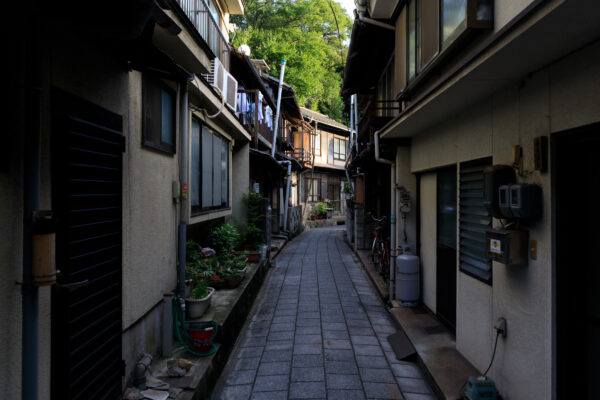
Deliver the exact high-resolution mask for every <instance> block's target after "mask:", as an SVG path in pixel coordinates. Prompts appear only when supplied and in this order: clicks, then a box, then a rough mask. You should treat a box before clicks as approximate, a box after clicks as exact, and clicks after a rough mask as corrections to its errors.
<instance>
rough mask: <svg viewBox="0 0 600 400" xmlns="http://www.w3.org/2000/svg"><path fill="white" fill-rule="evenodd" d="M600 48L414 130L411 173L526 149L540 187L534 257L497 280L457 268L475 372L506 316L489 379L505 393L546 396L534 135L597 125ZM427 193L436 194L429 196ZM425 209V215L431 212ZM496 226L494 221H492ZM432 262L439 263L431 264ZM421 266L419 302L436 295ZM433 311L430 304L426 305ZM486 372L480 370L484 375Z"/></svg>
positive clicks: (426, 230) (547, 219)
mask: <svg viewBox="0 0 600 400" xmlns="http://www.w3.org/2000/svg"><path fill="white" fill-rule="evenodd" d="M598 104H600V44H599V43H595V44H592V45H590V46H588V47H586V48H584V49H582V50H580V51H578V52H576V53H574V54H572V55H570V56H569V57H567V58H564V59H562V60H561V61H559V62H557V63H555V64H553V65H551V66H549V67H547V68H545V69H544V70H541V71H539V72H537V73H535V74H533V75H531V76H529V77H527V78H524V79H523V80H522V82H521V83H520V84H519V85H513V86H510V87H508V88H506V89H504V90H502V91H500V92H498V93H496V94H494V95H493V96H490V97H489V98H487V99H484V100H481V101H478V102H477V104H476V105H473V106H471V107H469V108H466V109H464V110H463V111H462V112H460V113H458V114H456V115H455V116H453V117H452V118H450V119H449V120H447V121H445V122H444V123H442V124H440V125H438V126H436V127H434V128H432V129H429V130H427V131H426V132H420V133H418V134H417V135H416V136H415V137H414V138H413V142H412V152H411V169H412V172H419V171H426V170H430V169H432V168H436V167H440V166H443V165H448V164H450V163H457V164H458V163H460V162H462V161H468V160H473V159H478V158H481V157H486V156H488V157H489V156H492V157H493V163H494V164H508V165H510V164H511V163H512V147H513V146H514V145H521V146H522V147H523V160H524V170H525V173H524V176H519V177H518V178H517V180H518V181H519V182H523V183H535V184H538V185H540V186H541V187H542V190H543V217H542V219H541V220H540V221H537V222H534V223H529V224H527V225H526V226H524V228H525V229H527V230H528V231H529V235H530V239H534V240H536V241H537V246H538V251H537V260H529V264H528V266H527V267H523V268H507V267H506V266H504V265H503V264H498V263H494V265H493V285H492V286H490V285H486V284H484V283H481V282H479V281H477V280H475V279H473V278H471V277H468V276H466V275H465V274H463V273H460V272H459V273H458V283H457V284H458V287H457V327H456V343H457V349H458V350H459V351H460V352H461V353H462V354H463V355H464V356H465V357H466V358H467V359H469V361H471V362H472V363H473V364H474V365H475V366H476V367H477V368H478V369H480V370H483V369H485V368H486V367H487V364H488V363H489V361H490V357H491V353H492V350H493V345H494V339H495V331H494V330H493V328H492V326H493V324H494V323H495V321H496V319H497V318H499V317H504V318H506V319H507V324H508V336H507V338H506V339H500V341H499V344H498V350H497V354H496V359H495V361H494V365H493V367H492V369H491V372H490V374H491V376H492V378H493V379H494V380H495V382H496V384H497V386H498V388H499V390H500V392H501V393H502V395H503V397H504V398H505V399H533V398H536V399H538V398H539V399H550V398H551V397H552V368H553V367H552V363H553V347H552V337H553V331H552V318H553V316H552V312H553V309H552V304H553V299H552V279H553V274H552V259H551V249H552V243H551V228H552V226H551V209H550V202H551V198H550V191H551V186H550V179H551V174H550V172H548V173H543V174H542V173H540V172H539V171H533V138H534V137H536V136H540V135H547V136H550V135H551V134H552V133H553V132H559V131H563V130H566V129H570V128H574V127H577V126H582V125H586V124H590V123H594V122H598V121H600V108H599V107H598ZM432 180H433V179H432V178H431V177H430V175H429V174H427V175H423V177H422V181H421V196H422V199H421V207H422V217H421V224H422V225H421V240H422V247H421V251H422V257H423V265H424V268H430V267H429V264H430V262H428V261H427V257H432V256H434V253H432V254H430V255H425V254H424V252H425V251H428V249H430V247H431V245H430V244H429V243H432V242H433V241H434V240H435V229H431V228H430V225H431V224H432V223H435V222H434V221H433V222H432V221H431V216H427V215H426V214H427V213H433V214H434V213H435V208H433V207H432V206H431V204H430V203H431V202H432V201H433V200H427V199H424V197H430V196H433V193H432ZM432 198H433V197H432ZM427 210H429V211H427ZM494 225H499V222H498V221H496V220H495V221H494ZM433 265H435V259H434V264H433ZM430 281H431V278H430V277H429V276H428V272H427V271H425V272H424V288H425V293H424V299H425V301H426V304H427V305H428V306H429V304H430V303H431V302H432V296H433V295H434V294H431V293H427V291H429V290H432V289H431V285H429V283H428V282H430ZM430 308H431V307H430ZM482 372H483V371H482Z"/></svg>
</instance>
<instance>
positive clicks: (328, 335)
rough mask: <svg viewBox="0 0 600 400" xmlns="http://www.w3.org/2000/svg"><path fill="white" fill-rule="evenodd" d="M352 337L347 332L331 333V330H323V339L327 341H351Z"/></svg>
mask: <svg viewBox="0 0 600 400" xmlns="http://www.w3.org/2000/svg"><path fill="white" fill-rule="evenodd" d="M349 338H350V335H348V332H346V331H329V330H323V339H325V340H327V339H338V340H343V339H349Z"/></svg>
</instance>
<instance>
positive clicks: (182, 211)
mask: <svg viewBox="0 0 600 400" xmlns="http://www.w3.org/2000/svg"><path fill="white" fill-rule="evenodd" d="M179 86H180V88H181V108H180V110H179V112H180V120H181V123H180V126H181V133H180V136H181V166H180V171H179V175H180V180H181V187H180V188H181V193H180V197H181V199H180V200H181V201H180V203H179V204H180V206H179V207H180V208H179V243H178V245H179V252H178V253H179V267H178V270H177V295H178V296H179V299H180V302H181V306H182V307H185V301H184V298H185V260H186V248H185V244H186V241H187V232H186V229H187V214H188V88H187V81H184V82H182V83H181V84H180V85H179Z"/></svg>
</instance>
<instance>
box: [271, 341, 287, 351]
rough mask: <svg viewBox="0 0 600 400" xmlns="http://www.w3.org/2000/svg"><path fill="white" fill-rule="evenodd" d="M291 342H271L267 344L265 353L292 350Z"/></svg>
mask: <svg viewBox="0 0 600 400" xmlns="http://www.w3.org/2000/svg"><path fill="white" fill-rule="evenodd" d="M291 349H292V341H291V340H270V341H268V342H266V344H265V351H278V350H291Z"/></svg>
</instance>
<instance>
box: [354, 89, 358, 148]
mask: <svg viewBox="0 0 600 400" xmlns="http://www.w3.org/2000/svg"><path fill="white" fill-rule="evenodd" d="M357 103H358V95H356V94H355V95H354V146H355V148H356V155H358V104H357Z"/></svg>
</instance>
